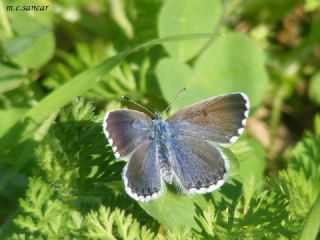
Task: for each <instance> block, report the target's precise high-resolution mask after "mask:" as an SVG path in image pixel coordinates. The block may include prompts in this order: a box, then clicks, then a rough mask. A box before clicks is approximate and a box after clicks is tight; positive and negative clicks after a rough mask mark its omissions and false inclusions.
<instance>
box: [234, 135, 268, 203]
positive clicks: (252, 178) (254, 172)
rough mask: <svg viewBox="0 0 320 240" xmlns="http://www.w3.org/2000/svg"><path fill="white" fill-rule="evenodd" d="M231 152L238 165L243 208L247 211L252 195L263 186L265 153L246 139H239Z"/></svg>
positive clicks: (255, 142)
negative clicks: (241, 185)
mask: <svg viewBox="0 0 320 240" xmlns="http://www.w3.org/2000/svg"><path fill="white" fill-rule="evenodd" d="M231 150H232V151H233V152H234V154H235V155H236V156H237V158H238V160H239V163H240V177H241V180H242V184H243V187H242V189H243V194H244V200H245V203H244V208H245V209H247V208H248V206H249V203H250V200H251V198H252V197H253V194H254V193H255V192H256V191H257V190H259V189H261V188H262V186H263V180H264V177H263V172H264V169H265V159H266V152H265V150H264V148H263V147H262V146H261V145H260V144H259V143H258V142H257V141H256V140H254V139H250V138H248V137H242V138H240V141H238V142H237V143H236V144H235V145H233V146H232V147H231Z"/></svg>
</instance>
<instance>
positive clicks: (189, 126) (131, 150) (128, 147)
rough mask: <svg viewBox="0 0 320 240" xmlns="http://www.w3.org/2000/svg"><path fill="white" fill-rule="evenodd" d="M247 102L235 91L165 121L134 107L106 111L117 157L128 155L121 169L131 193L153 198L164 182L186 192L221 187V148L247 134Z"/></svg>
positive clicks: (224, 173) (225, 165)
mask: <svg viewBox="0 0 320 240" xmlns="http://www.w3.org/2000/svg"><path fill="white" fill-rule="evenodd" d="M249 105H250V104H249V99H248V97H247V95H246V94H244V93H231V94H226V95H220V96H216V97H211V98H208V99H205V100H203V101H200V102H198V103H195V104H193V105H190V106H187V107H185V108H183V109H181V110H179V111H177V112H176V113H174V114H173V115H171V116H169V117H168V118H167V119H166V120H164V119H162V118H161V117H160V115H159V114H157V113H152V118H150V117H149V116H148V115H146V114H145V113H143V112H140V111H135V110H124V109H123V110H122V109H119V110H113V111H109V112H107V113H106V114H105V117H104V120H103V131H104V134H105V136H106V138H107V139H108V142H109V145H110V146H111V147H112V150H113V153H114V156H115V157H116V158H117V159H119V158H124V157H129V161H128V162H127V164H126V166H125V167H124V169H123V181H124V186H125V190H126V192H127V193H128V195H129V196H131V197H132V198H134V199H135V200H137V201H142V202H147V201H150V200H154V199H156V198H158V197H159V196H160V195H161V193H162V192H163V191H162V190H163V187H164V184H165V182H166V183H168V184H174V185H176V186H178V188H180V189H181V192H182V193H184V194H187V195H191V194H204V193H208V192H211V191H213V190H216V189H217V188H219V187H221V186H222V185H223V184H224V183H225V181H226V179H227V177H228V173H229V162H228V159H227V157H226V155H225V154H224V153H223V152H222V151H221V149H220V146H221V145H222V146H225V145H232V144H233V143H235V142H236V141H237V139H238V137H239V136H240V135H241V134H242V133H243V131H244V127H245V125H246V122H247V118H248V114H249Z"/></svg>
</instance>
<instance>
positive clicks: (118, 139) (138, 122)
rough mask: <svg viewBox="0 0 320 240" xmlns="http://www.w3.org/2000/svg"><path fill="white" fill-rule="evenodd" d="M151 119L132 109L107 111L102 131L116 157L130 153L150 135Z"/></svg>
mask: <svg viewBox="0 0 320 240" xmlns="http://www.w3.org/2000/svg"><path fill="white" fill-rule="evenodd" d="M151 127H152V120H151V118H149V117H148V116H147V115H146V114H144V113H142V112H138V111H134V110H114V111H110V112H107V113H106V115H105V117H104V120H103V131H104V134H105V136H106V137H107V139H108V141H109V144H110V146H112V150H113V152H114V155H115V157H116V158H120V157H124V156H127V155H129V154H130V153H132V152H133V151H134V150H135V149H136V148H137V147H138V146H139V145H140V144H142V143H143V142H144V141H146V139H148V137H150V135H151Z"/></svg>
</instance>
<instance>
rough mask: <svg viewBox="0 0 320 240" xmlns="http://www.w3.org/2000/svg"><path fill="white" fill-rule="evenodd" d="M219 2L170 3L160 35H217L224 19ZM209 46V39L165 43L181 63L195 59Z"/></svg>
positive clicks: (165, 7) (163, 14)
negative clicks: (218, 27) (207, 42)
mask: <svg viewBox="0 0 320 240" xmlns="http://www.w3.org/2000/svg"><path fill="white" fill-rule="evenodd" d="M221 12H222V6H221V3H220V1H218V0H193V1H183V0H175V1H166V2H165V4H164V5H163V8H162V9H161V12H160V16H159V21H158V26H159V36H160V37H166V36H172V35H178V34H195V33H205V32H213V31H214V29H215V28H216V26H217V25H218V22H219V20H220V17H221ZM205 43H206V39H201V40H193V41H181V42H171V43H164V44H163V45H164V47H165V49H166V50H167V51H168V53H169V55H170V56H172V57H174V58H177V59H179V60H180V61H181V62H183V61H187V60H189V59H191V58H193V57H194V56H195V55H196V54H197V53H198V52H199V51H200V49H201V48H202V47H203V46H204V44H205Z"/></svg>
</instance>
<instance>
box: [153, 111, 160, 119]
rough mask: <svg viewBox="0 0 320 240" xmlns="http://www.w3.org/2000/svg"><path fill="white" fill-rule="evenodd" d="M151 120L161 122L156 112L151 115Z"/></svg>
mask: <svg viewBox="0 0 320 240" xmlns="http://www.w3.org/2000/svg"><path fill="white" fill-rule="evenodd" d="M152 120H161V116H160V114H159V113H158V112H154V113H153V114H152Z"/></svg>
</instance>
